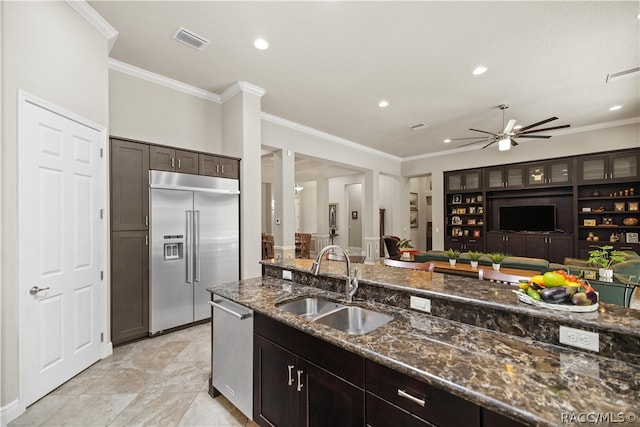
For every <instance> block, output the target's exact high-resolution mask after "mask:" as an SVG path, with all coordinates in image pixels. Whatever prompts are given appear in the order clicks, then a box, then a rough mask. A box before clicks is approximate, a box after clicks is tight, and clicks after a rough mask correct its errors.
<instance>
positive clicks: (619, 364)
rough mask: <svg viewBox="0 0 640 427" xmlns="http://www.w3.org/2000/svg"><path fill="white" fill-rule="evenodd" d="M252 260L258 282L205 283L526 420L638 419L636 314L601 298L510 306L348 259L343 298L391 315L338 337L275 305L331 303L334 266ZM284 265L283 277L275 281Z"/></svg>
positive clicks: (471, 286)
mask: <svg viewBox="0 0 640 427" xmlns="http://www.w3.org/2000/svg"><path fill="white" fill-rule="evenodd" d="M263 267H264V275H263V277H260V278H254V279H247V280H242V281H239V282H234V283H229V284H225V285H215V286H212V287H210V288H209V290H210V291H212V292H215V293H217V294H220V295H222V296H224V297H227V298H229V299H231V300H233V301H235V302H237V303H239V304H242V305H245V306H247V307H249V308H251V309H252V310H254V311H255V312H256V313H257V314H258V315H259V316H264V317H268V318H270V319H274V320H276V321H278V322H280V323H282V324H284V325H287V326H288V327H291V328H294V329H296V330H298V331H301V332H303V333H305V334H308V335H309V336H312V337H315V338H317V339H320V340H323V341H325V342H328V343H330V344H332V345H334V346H336V347H339V348H341V349H344V350H347V351H348V352H350V353H353V354H356V355H359V356H361V357H363V358H364V359H366V360H368V361H372V362H375V363H377V364H379V365H382V366H384V367H387V368H391V369H392V370H394V371H397V372H400V373H402V374H404V375H406V376H408V377H411V378H413V379H416V380H419V381H421V382H423V383H426V384H429V385H432V386H434V387H437V388H439V389H441V390H444V391H445V392H447V393H450V394H451V395H453V396H457V397H458V398H461V399H464V400H465V401H468V402H471V403H473V404H475V405H478V406H479V407H481V408H484V409H487V410H489V411H491V412H492V413H496V414H500V415H502V416H505V417H508V418H509V419H511V420H515V421H517V422H520V423H522V424H525V425H563V424H565V425H571V424H574V425H578V424H580V423H581V422H582V423H584V422H585V421H586V420H588V419H592V418H587V417H600V419H601V420H602V419H603V417H604V418H605V419H608V420H609V423H610V424H613V423H615V424H617V425H634V423H637V421H636V420H635V418H634V417H635V415H636V413H635V412H634V411H637V407H638V403H637V402H639V401H640V364H639V363H638V357H639V356H638V353H640V345H639V342H640V332H639V331H640V316H639V315H638V312H637V311H634V310H629V309H624V308H621V307H617V306H612V305H608V304H601V306H600V308H599V310H598V311H597V312H593V313H562V312H549V311H546V310H541V309H538V308H535V307H530V306H526V305H524V304H522V303H520V302H518V301H517V299H516V297H515V295H514V294H513V293H512V291H511V288H510V287H509V286H508V285H499V284H495V283H490V282H481V281H478V280H476V279H470V278H464V277H457V276H448V275H442V274H438V273H433V274H432V273H430V272H424V271H411V270H403V269H394V268H391V267H385V266H381V265H373V266H371V265H358V267H359V268H360V269H361V271H360V273H361V277H362V278H361V281H360V283H361V284H360V289H359V290H358V292H356V294H355V297H356V300H354V303H353V304H354V305H359V306H362V307H367V308H370V309H373V310H376V311H380V312H385V313H388V314H391V315H392V316H393V317H394V320H392V321H391V322H389V323H387V324H385V325H383V326H381V327H379V328H378V329H375V330H374V331H372V332H370V333H367V334H365V335H348V334H345V333H343V332H340V331H338V330H336V329H332V328H330V327H328V326H323V325H320V324H317V323H314V322H310V321H309V320H305V319H303V318H301V317H300V316H297V315H294V314H291V313H288V312H286V311H283V310H281V309H279V308H278V306H279V305H280V304H281V303H283V302H287V301H291V300H295V299H297V298H301V297H303V296H321V297H324V298H327V299H331V300H334V301H340V302H342V301H343V299H344V296H343V295H344V292H343V288H341V287H340V286H341V285H342V286H343V284H344V279H343V278H342V277H341V276H342V275H343V274H344V273H343V271H344V263H340V262H325V263H323V268H322V270H321V272H320V275H318V276H313V275H310V274H309V273H308V271H309V269H310V267H311V261H310V260H290V261H285V262H270V261H266V262H264V263H263ZM283 270H288V271H290V272H291V273H292V278H293V280H292V281H289V280H282V279H280V278H278V277H282V271H283ZM274 276H275V277H274ZM409 295H420V296H421V297H424V298H429V299H430V300H431V304H432V305H431V314H427V313H422V312H419V311H414V310H409V309H408V300H409ZM560 324H563V325H567V326H571V327H576V328H581V329H583V330H586V331H594V332H597V333H599V336H600V352H599V353H595V352H591V351H582V350H579V349H573V348H570V347H566V346H560V345H559V344H558V343H557V334H558V332H557V329H558V325H560ZM552 329H553V330H552ZM554 340H555V341H554ZM605 356H606V357H605ZM254 363H255V361H254ZM607 417H608V418H607ZM604 424H607V423H606V422H605V423H604ZM635 425H638V424H635Z"/></svg>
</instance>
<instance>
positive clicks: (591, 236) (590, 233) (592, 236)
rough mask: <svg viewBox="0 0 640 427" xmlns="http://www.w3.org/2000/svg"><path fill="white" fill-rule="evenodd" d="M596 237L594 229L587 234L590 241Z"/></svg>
mask: <svg viewBox="0 0 640 427" xmlns="http://www.w3.org/2000/svg"><path fill="white" fill-rule="evenodd" d="M594 237H595V236H594V234H593V232H592V231H590V232H589V235H587V241H589V242H591V241H593V238H594Z"/></svg>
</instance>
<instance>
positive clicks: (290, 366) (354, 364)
mask: <svg viewBox="0 0 640 427" xmlns="http://www.w3.org/2000/svg"><path fill="white" fill-rule="evenodd" d="M254 328H255V331H256V335H255V338H254V420H255V421H256V422H257V423H258V424H260V425H264V426H278V427H280V426H282V427H287V426H317V427H323V426H329V425H330V426H363V425H364V390H363V388H362V384H363V372H364V366H363V360H362V358H361V357H359V356H356V355H355V354H353V353H349V352H347V351H346V350H342V349H340V348H338V347H335V346H333V345H331V344H328V343H326V342H324V341H321V340H318V339H316V338H313V337H311V336H309V335H306V334H304V333H302V332H299V331H297V330H295V329H292V328H290V327H288V326H286V325H284V324H281V323H279V322H276V321H274V320H272V319H269V318H266V317H264V316H260V315H256V317H255V323H254ZM263 335H266V336H263ZM272 340H274V341H272ZM285 347H286V348H285ZM304 356H306V357H304ZM307 358H309V359H314V360H313V361H310V360H308V359H307ZM358 372H359V374H358ZM345 377H346V378H345ZM358 377H359V379H358ZM354 381H355V383H356V384H354ZM358 383H360V386H358V385H357V384H358Z"/></svg>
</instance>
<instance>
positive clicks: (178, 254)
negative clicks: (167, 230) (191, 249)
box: [163, 234, 184, 261]
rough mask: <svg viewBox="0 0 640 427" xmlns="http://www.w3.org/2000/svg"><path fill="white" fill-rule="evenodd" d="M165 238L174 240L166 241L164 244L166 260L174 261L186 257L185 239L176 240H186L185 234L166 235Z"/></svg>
mask: <svg viewBox="0 0 640 427" xmlns="http://www.w3.org/2000/svg"><path fill="white" fill-rule="evenodd" d="M164 239H165V240H173V241H172V242H165V243H164V244H163V245H164V260H165V261H172V260H176V259H182V258H183V257H184V241H179V242H176V241H175V240H177V239H180V240H184V235H182V234H177V235H165V236H164Z"/></svg>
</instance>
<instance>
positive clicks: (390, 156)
mask: <svg viewBox="0 0 640 427" xmlns="http://www.w3.org/2000/svg"><path fill="white" fill-rule="evenodd" d="M262 120H265V121H267V122H271V123H275V124H277V125H280V126H284V127H287V128H289V129H293V130H297V131H298V132H302V133H306V134H307V135H311V136H315V137H318V138H322V139H326V140H328V141H332V142H335V143H337V144H341V145H345V146H347V147H350V148H353V149H356V150H359V151H364V152H367V153H370V154H375V155H376V156H382V157H384V158H387V159H389V160H394V161H396V162H400V161H401V160H402V158H400V157H398V156H394V155H393V154H389V153H385V152H384V151H380V150H376V149H375V148H371V147H367V146H365V145H362V144H358V143H357V142H353V141H349V140H348V139H344V138H341V137H339V136H335V135H331V134H330V133H326V132H322V131H320V130H317V129H314V128H311V127H308V126H305V125H301V124H300V123H296V122H292V121H291V120H287V119H283V118H282V117H278V116H274V115H272V114H269V113H262Z"/></svg>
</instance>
